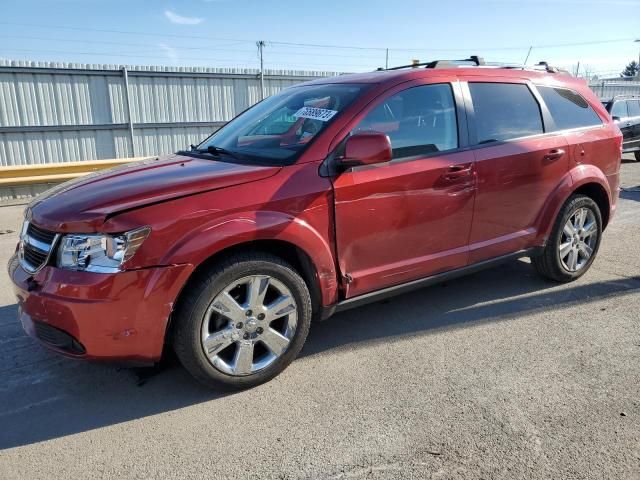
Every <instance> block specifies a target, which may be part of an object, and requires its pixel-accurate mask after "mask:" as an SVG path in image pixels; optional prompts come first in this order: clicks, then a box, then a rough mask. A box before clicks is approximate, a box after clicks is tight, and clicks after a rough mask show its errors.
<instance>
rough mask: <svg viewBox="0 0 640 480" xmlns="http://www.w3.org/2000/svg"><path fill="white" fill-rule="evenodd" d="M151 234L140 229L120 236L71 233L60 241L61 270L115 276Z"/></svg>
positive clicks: (59, 262)
mask: <svg viewBox="0 0 640 480" xmlns="http://www.w3.org/2000/svg"><path fill="white" fill-rule="evenodd" d="M149 232H151V229H150V228H149V227H143V228H138V229H136V230H131V231H129V232H126V233H123V234H121V235H109V234H69V235H65V236H64V237H62V238H61V239H60V244H59V247H58V267H60V268H66V269H68V270H83V271H86V272H96V273H114V272H119V271H120V270H121V266H122V264H123V263H124V262H126V261H127V260H129V259H130V258H131V257H133V255H134V254H135V253H136V251H137V250H138V248H140V245H142V242H144V241H145V239H146V238H147V236H148V235H149Z"/></svg>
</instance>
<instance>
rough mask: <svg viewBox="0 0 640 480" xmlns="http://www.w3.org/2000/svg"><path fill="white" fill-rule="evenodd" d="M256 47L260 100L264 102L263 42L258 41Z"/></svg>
mask: <svg viewBox="0 0 640 480" xmlns="http://www.w3.org/2000/svg"><path fill="white" fill-rule="evenodd" d="M256 45H257V46H258V55H260V100H264V57H263V55H262V49H263V48H264V46H265V42H264V40H258V41H257V42H256Z"/></svg>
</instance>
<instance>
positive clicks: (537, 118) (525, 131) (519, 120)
mask: <svg viewBox="0 0 640 480" xmlns="http://www.w3.org/2000/svg"><path fill="white" fill-rule="evenodd" d="M469 90H470V91H471V98H472V100H473V109H474V112H475V121H476V129H477V132H478V143H484V142H490V141H496V140H498V141H499V140H509V139H512V138H518V137H526V136H529V135H536V134H539V133H542V132H543V127H542V117H541V115H540V106H539V105H538V102H537V101H536V99H535V98H534V96H533V94H532V93H531V90H529V87H527V86H526V85H524V84H517V83H477V82H472V83H469Z"/></svg>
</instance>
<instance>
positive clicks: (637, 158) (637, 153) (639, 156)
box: [633, 152, 640, 162]
mask: <svg viewBox="0 0 640 480" xmlns="http://www.w3.org/2000/svg"><path fill="white" fill-rule="evenodd" d="M633 154H634V155H635V157H636V162H640V152H633Z"/></svg>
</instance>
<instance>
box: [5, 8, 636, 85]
mask: <svg viewBox="0 0 640 480" xmlns="http://www.w3.org/2000/svg"><path fill="white" fill-rule="evenodd" d="M635 39H640V0H486V1H483V0H477V1H473V0H455V1H428V0H423V1H420V0H392V1H391V0H339V1H337V0H181V1H178V0H173V1H168V0H0V58H3V59H8V60H37V61H62V62H79V63H100V64H126V65H168V66H208V67H240V68H258V66H259V59H258V53H257V47H256V41H258V40H263V41H265V42H266V43H265V46H264V50H263V51H264V65H265V68H267V69H289V70H316V71H318V70H321V71H333V72H337V71H339V72H355V71H368V70H373V69H375V68H377V67H381V66H382V67H384V66H385V64H386V62H387V51H386V49H389V54H388V55H389V56H388V59H389V60H388V65H389V66H394V65H403V64H407V63H410V62H411V60H412V59H418V60H420V61H429V60H434V59H445V58H447V59H451V58H465V57H467V56H469V55H480V56H482V57H484V58H485V60H487V61H497V62H510V63H517V64H522V63H523V62H524V61H525V58H526V56H527V52H528V51H529V47H530V46H532V47H533V49H532V51H531V54H530V56H529V59H528V64H532V63H535V62H538V61H540V60H545V61H548V62H549V63H550V64H552V65H557V66H561V67H564V68H570V69H571V70H572V71H575V69H576V67H577V64H578V62H580V70H579V72H580V73H581V74H584V73H585V71H586V72H588V73H590V74H598V75H599V76H600V77H604V76H615V75H617V74H618V73H619V72H620V71H621V70H622V68H623V67H624V66H625V65H626V64H627V63H629V62H630V61H631V60H634V59H635V60H636V61H637V60H638V56H639V53H640V42H634V40H635Z"/></svg>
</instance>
